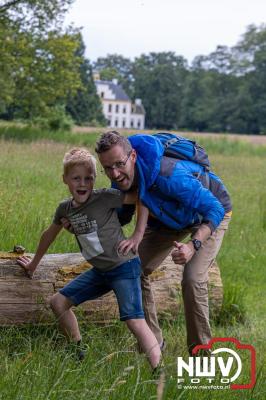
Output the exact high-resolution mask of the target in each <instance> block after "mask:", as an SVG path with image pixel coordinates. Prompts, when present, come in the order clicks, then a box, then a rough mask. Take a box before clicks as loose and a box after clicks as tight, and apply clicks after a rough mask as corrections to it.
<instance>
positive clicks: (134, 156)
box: [131, 149, 137, 162]
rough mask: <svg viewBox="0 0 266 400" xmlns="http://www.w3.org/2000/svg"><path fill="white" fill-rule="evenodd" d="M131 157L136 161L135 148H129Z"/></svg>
mask: <svg viewBox="0 0 266 400" xmlns="http://www.w3.org/2000/svg"><path fill="white" fill-rule="evenodd" d="M131 157H132V158H131V159H132V161H134V162H136V160H137V152H136V150H135V149H132V150H131Z"/></svg>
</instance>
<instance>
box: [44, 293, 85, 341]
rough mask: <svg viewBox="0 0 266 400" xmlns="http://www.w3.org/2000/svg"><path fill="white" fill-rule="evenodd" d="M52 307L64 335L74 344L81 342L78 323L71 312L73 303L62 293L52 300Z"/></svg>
mask: <svg viewBox="0 0 266 400" xmlns="http://www.w3.org/2000/svg"><path fill="white" fill-rule="evenodd" d="M50 306H51V308H52V310H53V313H54V314H55V316H56V318H57V320H58V323H59V326H60V328H61V330H62V332H63V334H64V335H65V336H66V337H67V338H68V339H70V340H73V341H74V342H79V341H80V340H81V335H80V331H79V326H78V321H77V318H76V316H75V314H74V312H73V311H72V310H71V307H72V306H73V303H72V302H71V300H69V299H68V298H67V297H65V296H63V295H62V294H61V293H56V294H55V295H54V296H53V297H52V298H51V300H50Z"/></svg>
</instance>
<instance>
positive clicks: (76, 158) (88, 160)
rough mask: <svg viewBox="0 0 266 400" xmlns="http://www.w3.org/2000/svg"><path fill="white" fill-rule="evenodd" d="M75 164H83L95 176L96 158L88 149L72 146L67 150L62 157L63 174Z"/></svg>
mask: <svg viewBox="0 0 266 400" xmlns="http://www.w3.org/2000/svg"><path fill="white" fill-rule="evenodd" d="M76 165H84V166H85V167H87V168H88V169H89V170H90V171H92V173H93V175H94V176H96V159H95V157H94V156H93V155H92V154H91V153H90V152H89V150H87V149H85V148H80V147H74V148H73V149H71V150H69V151H68V152H67V153H66V154H65V155H64V158H63V170H64V175H67V174H68V172H69V171H70V169H71V168H73V167H74V166H76Z"/></svg>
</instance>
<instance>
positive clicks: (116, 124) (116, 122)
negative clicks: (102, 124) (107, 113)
mask: <svg viewBox="0 0 266 400" xmlns="http://www.w3.org/2000/svg"><path fill="white" fill-rule="evenodd" d="M115 126H116V127H117V126H118V119H116V120H115Z"/></svg>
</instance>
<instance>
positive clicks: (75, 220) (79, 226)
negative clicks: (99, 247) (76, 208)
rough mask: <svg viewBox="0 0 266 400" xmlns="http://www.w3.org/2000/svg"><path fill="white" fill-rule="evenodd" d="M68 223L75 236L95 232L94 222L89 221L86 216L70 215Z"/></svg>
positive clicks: (95, 224)
mask: <svg viewBox="0 0 266 400" xmlns="http://www.w3.org/2000/svg"><path fill="white" fill-rule="evenodd" d="M70 222H71V225H72V227H73V229H74V232H75V234H76V235H82V234H83V233H90V232H94V231H95V230H96V231H97V222H96V220H93V221H90V220H89V218H88V216H87V215H86V214H81V213H78V214H74V215H71V217H70Z"/></svg>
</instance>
